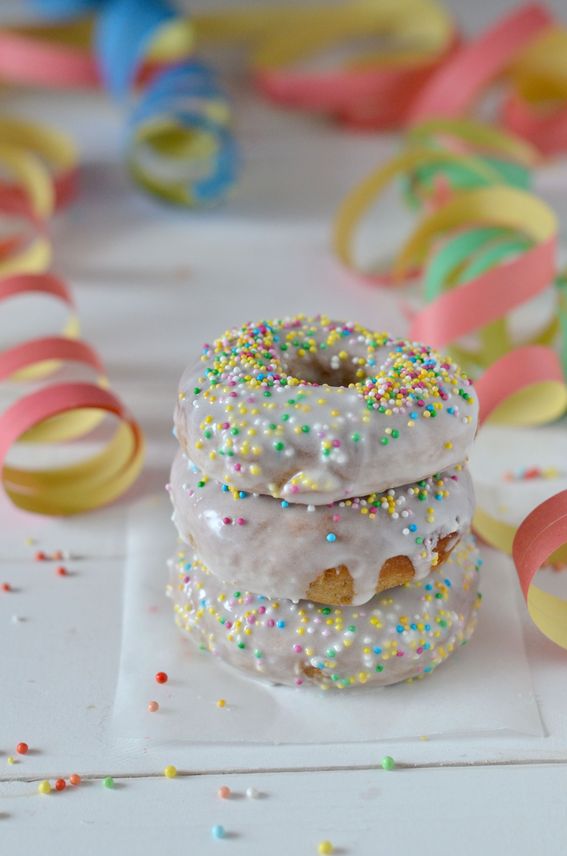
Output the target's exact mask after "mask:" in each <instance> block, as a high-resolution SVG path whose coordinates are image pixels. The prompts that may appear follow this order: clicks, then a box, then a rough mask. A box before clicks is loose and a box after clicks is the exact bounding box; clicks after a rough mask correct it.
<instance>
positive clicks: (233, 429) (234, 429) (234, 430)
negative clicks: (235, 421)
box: [230, 428, 240, 437]
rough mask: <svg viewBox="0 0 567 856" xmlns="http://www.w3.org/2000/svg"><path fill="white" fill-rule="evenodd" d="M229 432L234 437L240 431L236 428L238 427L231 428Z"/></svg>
mask: <svg viewBox="0 0 567 856" xmlns="http://www.w3.org/2000/svg"><path fill="white" fill-rule="evenodd" d="M230 433H231V434H232V436H233V437H236V435H237V434H240V431H239V430H238V428H231V429H230Z"/></svg>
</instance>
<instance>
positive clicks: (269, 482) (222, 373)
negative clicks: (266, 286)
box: [175, 315, 478, 505]
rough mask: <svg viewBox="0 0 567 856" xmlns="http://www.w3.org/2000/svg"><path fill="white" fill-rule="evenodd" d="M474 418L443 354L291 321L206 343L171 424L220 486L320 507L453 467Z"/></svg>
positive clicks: (468, 396)
mask: <svg viewBox="0 0 567 856" xmlns="http://www.w3.org/2000/svg"><path fill="white" fill-rule="evenodd" d="M477 417H478V400H477V397H476V395H475V394H474V392H473V389H472V386H471V382H470V380H468V378H467V377H466V376H465V375H464V374H463V373H462V372H461V370H460V369H459V368H458V366H456V365H455V363H453V362H451V360H450V359H449V358H447V357H443V356H441V355H439V354H438V353H436V352H435V351H433V350H432V349H431V348H429V347H427V346H425V345H419V344H416V343H413V342H409V341H407V340H405V339H397V338H395V337H391V336H389V335H388V334H387V333H373V332H371V331H369V330H366V329H365V328H364V327H361V326H360V325H359V324H354V323H350V322H348V323H345V322H338V321H330V320H329V319H328V318H326V317H323V316H317V317H315V318H306V317H305V316H303V315H299V316H297V317H295V318H291V319H287V320H284V321H271V322H262V323H259V324H245V325H244V326H243V327H241V328H240V329H234V330H229V331H228V332H227V333H225V335H224V336H222V337H221V338H220V339H217V340H216V341H215V342H214V343H213V344H212V345H205V347H204V350H203V353H202V356H201V359H200V361H199V362H198V364H197V365H196V366H194V367H191V368H189V369H187V370H186V371H185V373H184V374H183V377H182V378H181V383H180V388H179V395H178V402H177V406H176V410H175V429H176V434H177V437H178V439H179V442H180V444H181V446H182V447H183V448H184V450H185V452H186V453H187V455H188V457H189V458H191V460H193V461H195V463H196V464H197V465H198V466H199V467H201V469H202V470H203V471H204V472H206V473H207V474H208V475H210V476H211V477H212V478H215V479H216V480H217V481H220V482H223V483H226V484H229V485H232V486H234V487H235V488H237V489H238V490H244V491H248V492H255V493H262V494H269V495H271V496H274V497H277V498H284V499H286V500H289V501H291V502H296V503H297V502H299V503H304V504H315V505H322V504H325V503H328V502H334V501H336V500H338V499H344V498H345V497H353V496H365V495H366V494H368V493H372V492H373V491H383V490H386V489H387V488H390V487H396V486H398V485H403V484H409V483H411V482H413V481H418V480H419V479H423V478H427V477H428V476H430V475H432V474H433V473H438V472H441V471H442V470H446V469H447V468H448V467H452V466H454V465H455V464H458V463H459V462H460V461H463V460H465V458H466V456H467V452H468V449H469V446H470V444H471V443H472V440H473V438H474V434H475V431H476V425H477Z"/></svg>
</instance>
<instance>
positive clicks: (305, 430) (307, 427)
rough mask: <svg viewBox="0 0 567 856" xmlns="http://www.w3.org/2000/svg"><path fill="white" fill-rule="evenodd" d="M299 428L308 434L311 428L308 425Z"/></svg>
mask: <svg viewBox="0 0 567 856" xmlns="http://www.w3.org/2000/svg"><path fill="white" fill-rule="evenodd" d="M301 430H302V431H303V433H304V434H309V432H310V431H311V428H310V427H309V425H302V426H301Z"/></svg>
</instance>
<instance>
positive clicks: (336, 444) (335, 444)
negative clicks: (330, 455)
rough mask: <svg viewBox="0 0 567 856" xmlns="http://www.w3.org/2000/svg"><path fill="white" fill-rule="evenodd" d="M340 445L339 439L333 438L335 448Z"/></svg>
mask: <svg viewBox="0 0 567 856" xmlns="http://www.w3.org/2000/svg"><path fill="white" fill-rule="evenodd" d="M340 445H341V441H340V440H333V446H334V447H335V449H338V447H339V446H340Z"/></svg>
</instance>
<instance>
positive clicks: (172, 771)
mask: <svg viewBox="0 0 567 856" xmlns="http://www.w3.org/2000/svg"><path fill="white" fill-rule="evenodd" d="M163 775H164V776H165V778H166V779H174V778H175V777H176V775H177V767H174V766H173V764H168V765H167V767H166V768H165V769H164V771H163Z"/></svg>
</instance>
